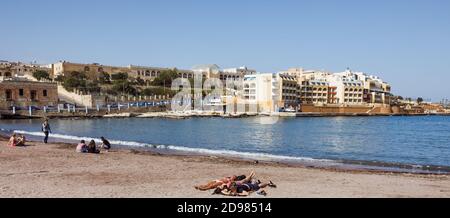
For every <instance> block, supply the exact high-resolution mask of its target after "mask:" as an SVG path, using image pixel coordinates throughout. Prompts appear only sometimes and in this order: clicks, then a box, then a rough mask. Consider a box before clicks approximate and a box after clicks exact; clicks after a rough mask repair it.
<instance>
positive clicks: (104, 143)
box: [100, 136, 111, 150]
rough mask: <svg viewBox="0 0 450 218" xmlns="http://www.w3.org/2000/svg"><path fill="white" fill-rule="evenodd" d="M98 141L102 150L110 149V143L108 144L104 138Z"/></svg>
mask: <svg viewBox="0 0 450 218" xmlns="http://www.w3.org/2000/svg"><path fill="white" fill-rule="evenodd" d="M100 139H101V140H102V148H103V149H105V150H109V149H111V143H109V141H108V140H106V139H105V137H103V136H102V137H101V138H100Z"/></svg>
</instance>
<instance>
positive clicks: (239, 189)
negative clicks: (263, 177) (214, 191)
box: [221, 180, 277, 196]
mask: <svg viewBox="0 0 450 218" xmlns="http://www.w3.org/2000/svg"><path fill="white" fill-rule="evenodd" d="M268 186H269V187H273V188H276V187H277V186H276V185H275V184H274V183H273V182H272V181H270V182H269V183H261V181H259V180H258V181H257V182H254V181H251V182H245V183H240V184H239V183H236V182H233V183H232V184H231V186H230V187H229V188H225V189H224V190H222V191H221V193H222V194H223V195H227V196H248V195H250V194H251V193H252V192H257V191H259V190H260V189H263V188H266V187H268ZM260 194H262V195H267V193H266V191H264V190H262V191H260Z"/></svg>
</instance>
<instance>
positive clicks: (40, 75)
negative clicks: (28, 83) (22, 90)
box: [33, 70, 51, 81]
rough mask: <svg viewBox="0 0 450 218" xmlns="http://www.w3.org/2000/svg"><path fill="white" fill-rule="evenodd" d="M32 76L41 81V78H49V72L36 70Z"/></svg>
mask: <svg viewBox="0 0 450 218" xmlns="http://www.w3.org/2000/svg"><path fill="white" fill-rule="evenodd" d="M33 77H34V78H36V79H37V80H39V81H41V80H42V79H46V80H51V79H50V74H49V73H48V72H47V71H43V70H38V71H36V72H34V73H33Z"/></svg>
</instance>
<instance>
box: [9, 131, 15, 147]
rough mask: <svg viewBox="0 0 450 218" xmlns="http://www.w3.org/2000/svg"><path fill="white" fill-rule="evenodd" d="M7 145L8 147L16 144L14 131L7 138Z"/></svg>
mask: <svg viewBox="0 0 450 218" xmlns="http://www.w3.org/2000/svg"><path fill="white" fill-rule="evenodd" d="M8 146H9V147H16V146H17V135H16V133H13V134H12V136H11V138H9V142H8Z"/></svg>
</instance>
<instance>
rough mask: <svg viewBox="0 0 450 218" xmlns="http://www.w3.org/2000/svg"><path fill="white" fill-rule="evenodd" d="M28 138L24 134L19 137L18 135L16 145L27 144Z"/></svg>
mask: <svg viewBox="0 0 450 218" xmlns="http://www.w3.org/2000/svg"><path fill="white" fill-rule="evenodd" d="M25 143H26V139H25V136H24V135H19V137H17V144H16V146H26V145H25Z"/></svg>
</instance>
